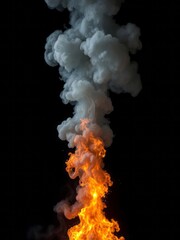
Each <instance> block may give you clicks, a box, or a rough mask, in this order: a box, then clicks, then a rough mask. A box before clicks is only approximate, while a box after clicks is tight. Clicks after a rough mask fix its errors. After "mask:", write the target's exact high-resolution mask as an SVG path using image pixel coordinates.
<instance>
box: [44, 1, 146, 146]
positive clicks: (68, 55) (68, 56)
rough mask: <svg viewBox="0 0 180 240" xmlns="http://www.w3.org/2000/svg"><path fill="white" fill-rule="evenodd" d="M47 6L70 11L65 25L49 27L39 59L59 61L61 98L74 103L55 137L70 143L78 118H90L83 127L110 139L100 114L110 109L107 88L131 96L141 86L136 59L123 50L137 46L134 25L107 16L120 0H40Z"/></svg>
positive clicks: (76, 131)
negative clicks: (56, 27) (58, 28)
mask: <svg viewBox="0 0 180 240" xmlns="http://www.w3.org/2000/svg"><path fill="white" fill-rule="evenodd" d="M45 2H46V3H47V5H48V6H49V8H52V9H54V8H56V9H57V10H59V11H62V10H63V9H65V8H67V9H68V10H69V11H70V26H71V27H70V28H69V29H67V30H65V31H64V32H62V31H58V30H57V31H55V32H54V33H52V34H51V35H50V36H49V37H48V38H47V42H46V46H45V49H46V50H45V60H46V62H47V63H48V64H49V65H50V66H56V65H59V66H60V67H59V72H60V75H61V78H62V80H63V81H64V89H63V91H62V92H61V94H60V97H61V98H62V101H63V103H65V104H68V103H71V104H72V105H73V106H74V115H73V116H72V117H69V118H68V119H67V120H65V121H63V122H62V123H61V124H60V125H59V126H58V127H57V129H58V133H59V138H60V139H62V140H67V141H68V143H69V144H68V146H69V147H71V148H72V147H75V141H74V139H75V137H76V136H77V135H82V130H81V128H80V119H83V118H88V119H90V120H91V121H90V124H89V128H90V129H91V131H92V132H93V133H94V134H95V136H98V137H100V138H102V139H103V141H104V144H105V146H106V147H108V146H110V145H111V143H112V138H113V132H112V130H111V129H110V127H109V122H108V120H107V119H106V118H105V115H106V114H109V113H110V112H112V111H113V105H112V102H111V99H110V98H109V96H108V91H113V92H115V93H123V92H128V93H130V94H131V95H132V96H133V97H135V96H136V95H137V94H138V93H139V92H140V90H141V88H142V86H141V80H140V76H139V74H138V72H137V68H138V66H137V63H136V62H131V61H130V56H129V53H131V54H135V53H136V51H137V50H139V49H141V42H140V40H139V36H140V29H139V28H138V27H137V26H136V25H134V24H132V23H128V24H127V25H124V26H119V25H118V24H117V23H116V22H115V21H114V19H113V16H114V15H115V14H117V13H118V11H119V9H120V6H121V3H122V2H123V0H119V1H118V0H78V1H77V0H45Z"/></svg>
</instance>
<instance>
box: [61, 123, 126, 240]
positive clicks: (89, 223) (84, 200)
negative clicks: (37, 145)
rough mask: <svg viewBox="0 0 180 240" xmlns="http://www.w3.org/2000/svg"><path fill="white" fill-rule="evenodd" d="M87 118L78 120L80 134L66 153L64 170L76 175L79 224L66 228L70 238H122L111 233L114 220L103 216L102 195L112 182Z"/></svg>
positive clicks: (116, 227)
mask: <svg viewBox="0 0 180 240" xmlns="http://www.w3.org/2000/svg"><path fill="white" fill-rule="evenodd" d="M88 124H89V120H88V119H83V120H81V124H80V129H81V130H82V136H81V135H78V136H77V137H76V138H75V140H74V141H75V145H76V151H75V153H70V157H69V160H68V161H67V162H66V171H67V172H68V174H69V176H70V178H72V179H74V178H76V177H79V188H78V194H77V196H76V200H77V201H78V202H79V203H80V204H81V206H82V207H81V208H80V210H79V212H78V214H77V215H78V217H79V220H80V222H79V224H78V225H75V226H73V227H71V228H70V229H69V230H68V236H69V239H70V240H124V237H120V238H118V237H117V236H115V235H114V233H115V232H119V231H120V228H119V225H118V223H117V222H116V221H115V220H113V219H111V220H110V221H109V220H108V219H107V218H106V216H105V212H104V209H105V208H106V204H105V203H104V201H103V199H104V197H105V195H106V194H107V192H108V188H109V186H112V184H113V183H112V181H111V178H110V175H109V174H108V173H107V172H106V171H105V170H104V169H103V166H104V165H103V158H104V157H105V154H106V150H105V148H104V144H103V141H102V140H101V139H100V138H99V137H96V136H95V134H94V133H93V132H92V131H91V130H90V129H89V128H88Z"/></svg>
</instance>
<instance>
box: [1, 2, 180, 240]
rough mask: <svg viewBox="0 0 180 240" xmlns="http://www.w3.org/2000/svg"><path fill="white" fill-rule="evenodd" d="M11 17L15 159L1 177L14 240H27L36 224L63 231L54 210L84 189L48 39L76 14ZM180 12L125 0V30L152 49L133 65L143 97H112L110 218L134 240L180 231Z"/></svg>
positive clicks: (33, 8) (28, 8) (24, 6)
mask: <svg viewBox="0 0 180 240" xmlns="http://www.w3.org/2000/svg"><path fill="white" fill-rule="evenodd" d="M10 9H11V12H12V14H9V16H10V21H11V25H10V26H9V25H8V26H7V25H6V22H2V23H1V26H2V28H3V29H7V31H8V32H9V33H10V42H11V44H10V46H11V48H12V50H10V51H11V52H10V54H9V56H10V62H11V67H10V65H9V64H8V65H6V64H7V62H4V63H3V65H2V67H8V71H7V73H9V72H11V73H12V77H11V78H10V81H9V85H8V91H9V93H8V100H4V102H3V103H2V104H3V106H5V105H6V103H7V102H8V103H9V110H10V111H9V113H8V117H9V119H8V124H9V128H8V133H7V132H6V133H5V135H6V136H7V134H8V139H9V141H8V147H9V150H8V152H9V153H10V155H11V160H12V163H11V165H9V166H10V170H11V174H10V175H9V173H8V175H7V171H6V170H5V171H3V170H2V171H1V172H2V176H3V181H4V182H7V181H8V182H10V185H8V187H5V193H6V194H5V196H7V199H8V201H6V203H5V205H3V210H2V211H3V212H4V213H5V215H6V217H5V218H4V219H5V224H6V230H7V232H8V235H9V237H10V238H11V239H20V238H22V239H27V233H28V232H29V231H31V232H32V229H34V228H36V229H37V226H42V227H44V230H45V229H47V227H48V226H49V225H57V218H56V214H55V213H54V212H53V206H54V205H55V204H56V203H57V202H58V201H59V200H62V199H64V197H65V196H66V195H67V193H68V192H69V191H70V192H71V191H73V190H72V189H73V186H74V185H75V184H74V183H72V182H71V181H70V180H69V178H68V176H67V174H66V172H65V169H64V168H65V160H66V159H67V155H68V152H69V149H68V148H67V143H66V142H62V141H61V140H59V139H58V136H57V131H56V127H57V125H58V124H59V123H61V122H62V121H63V120H64V119H66V118H67V117H69V116H72V107H71V106H69V105H63V104H62V102H61V99H60V98H59V93H60V92H61V90H62V87H63V83H62V82H61V81H60V80H59V75H58V68H51V67H49V66H48V65H46V63H45V61H44V56H43V55H44V45H45V41H46V37H47V36H48V35H49V34H50V33H52V32H53V31H54V30H56V29H63V28H64V27H65V26H67V23H68V14H67V12H63V13H59V12H58V11H56V10H50V9H48V7H47V6H46V4H45V3H44V1H43V0H42V1H37V0H31V1H12V3H11V6H10ZM179 11H180V7H179V6H178V5H177V4H175V2H174V1H169V4H167V3H166V2H165V1H162V2H160V1H159V0H157V1H144V0H126V1H125V3H124V4H123V5H122V8H121V10H120V12H119V14H118V16H116V19H117V21H118V22H119V23H120V24H125V23H128V22H132V23H135V24H136V25H138V26H139V27H140V28H141V33H142V34H141V41H142V44H143V48H142V50H141V51H139V53H138V54H136V56H135V57H134V59H135V60H136V61H137V62H138V64H139V73H140V75H141V78H142V84H143V89H142V91H141V93H140V94H139V95H138V96H137V97H136V98H132V97H131V96H130V95H128V94H122V95H115V94H111V95H110V96H111V97H112V102H113V105H114V111H113V112H112V113H111V114H110V115H109V116H108V117H109V119H110V122H111V124H110V125H111V128H112V129H113V132H114V134H115V137H114V141H113V144H112V146H111V147H110V148H108V149H107V156H106V158H105V168H106V170H107V171H108V172H109V173H110V174H111V177H112V180H113V181H114V185H113V187H112V188H111V190H110V193H109V194H108V196H107V205H108V208H107V211H106V212H107V215H108V216H109V217H110V218H114V219H116V220H118V222H119V223H120V226H121V233H122V234H123V235H124V236H125V237H126V238H127V240H137V239H138V240H139V239H145V240H150V239H154V240H156V239H157V240H158V239H176V237H175V236H176V235H177V234H178V232H179V227H178V226H179V225H178V218H179V215H178V212H177V206H178V200H177V199H178V196H179V185H178V175H179V167H178V165H177V163H178V160H179V156H180V155H179V150H178V146H179V131H178V129H179V125H180V122H179V120H180V119H179V103H180V95H179V87H180V83H179V69H180V61H179V55H178V51H179V39H178V36H177V35H178V32H179V30H180V27H179V23H178V20H177V16H178V14H179ZM1 48H2V49H4V48H9V46H7V45H3V46H1ZM8 61H9V59H8ZM4 84H5V86H7V85H6V84H7V83H6V81H4ZM4 99H5V98H4ZM3 153H5V154H6V152H5V150H4V152H3ZM67 189H68V190H67ZM4 206H5V207H4ZM9 207H10V212H9V211H8V212H7V209H8V210H9ZM65 225H66V226H68V227H69V226H70V225H71V223H69V222H67V223H66V224H65ZM65 225H64V228H66V226H65ZM62 239H63V238H62Z"/></svg>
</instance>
